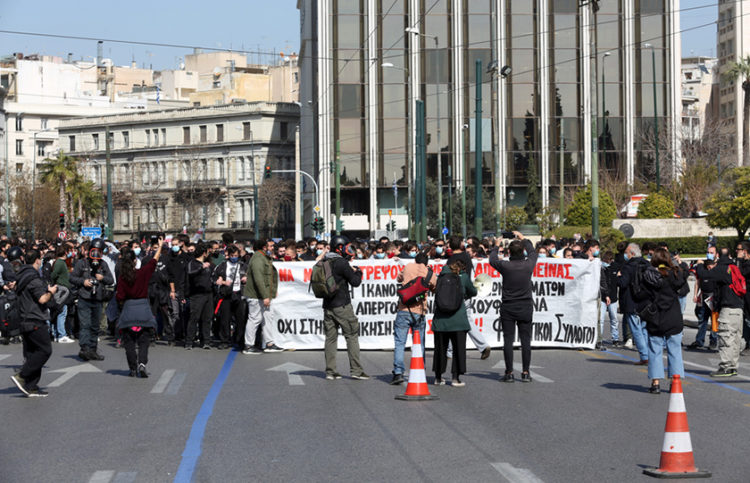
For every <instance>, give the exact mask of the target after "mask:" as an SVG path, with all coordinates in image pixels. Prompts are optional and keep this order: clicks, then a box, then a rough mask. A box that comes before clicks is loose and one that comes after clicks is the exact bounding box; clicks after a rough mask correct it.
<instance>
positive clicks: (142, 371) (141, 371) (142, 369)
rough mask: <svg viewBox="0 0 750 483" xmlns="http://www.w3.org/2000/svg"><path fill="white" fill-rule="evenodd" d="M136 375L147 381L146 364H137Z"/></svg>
mask: <svg viewBox="0 0 750 483" xmlns="http://www.w3.org/2000/svg"><path fill="white" fill-rule="evenodd" d="M138 375H139V376H140V377H142V378H143V379H147V378H148V376H149V374H148V371H147V370H146V364H144V363H143V362H141V363H140V364H138Z"/></svg>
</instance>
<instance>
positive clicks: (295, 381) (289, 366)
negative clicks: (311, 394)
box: [266, 362, 314, 386]
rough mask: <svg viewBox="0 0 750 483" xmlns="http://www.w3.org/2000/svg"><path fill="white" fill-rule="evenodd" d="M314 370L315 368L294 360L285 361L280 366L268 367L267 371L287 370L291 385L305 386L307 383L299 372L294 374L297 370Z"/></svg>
mask: <svg viewBox="0 0 750 483" xmlns="http://www.w3.org/2000/svg"><path fill="white" fill-rule="evenodd" d="M313 370H314V369H313V368H312V367H307V366H303V365H300V364H295V363H294V362H285V363H283V364H281V365H279V366H276V367H272V368H270V369H266V371H278V372H286V375H287V378H288V379H289V385H290V386H304V385H305V381H303V380H302V377H301V376H300V375H299V374H294V373H295V372H300V371H313Z"/></svg>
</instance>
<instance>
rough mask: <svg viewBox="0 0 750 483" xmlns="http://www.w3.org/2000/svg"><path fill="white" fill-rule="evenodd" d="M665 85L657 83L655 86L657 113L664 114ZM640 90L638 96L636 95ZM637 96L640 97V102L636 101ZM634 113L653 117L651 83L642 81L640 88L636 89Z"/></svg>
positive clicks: (652, 87) (652, 90)
mask: <svg viewBox="0 0 750 483" xmlns="http://www.w3.org/2000/svg"><path fill="white" fill-rule="evenodd" d="M665 90H666V85H665V84H657V86H656V104H657V115H658V116H663V115H664V97H665V92H664V91H665ZM638 91H640V96H638ZM638 97H640V103H638ZM636 115H637V116H643V117H654V85H653V84H651V83H644V84H641V85H640V89H637V91H636Z"/></svg>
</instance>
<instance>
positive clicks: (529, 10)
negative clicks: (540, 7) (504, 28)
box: [508, 0, 536, 15]
mask: <svg viewBox="0 0 750 483" xmlns="http://www.w3.org/2000/svg"><path fill="white" fill-rule="evenodd" d="M535 3H536V2H533V1H529V0H510V1H509V2H508V13H514V14H515V13H525V14H529V15H531V14H533V13H534V4H535Z"/></svg>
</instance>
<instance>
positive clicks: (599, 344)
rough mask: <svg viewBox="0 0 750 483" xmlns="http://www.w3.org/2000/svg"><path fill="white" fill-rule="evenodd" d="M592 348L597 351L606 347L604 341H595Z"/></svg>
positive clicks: (604, 349)
mask: <svg viewBox="0 0 750 483" xmlns="http://www.w3.org/2000/svg"><path fill="white" fill-rule="evenodd" d="M594 348H595V349H596V350H598V351H606V350H607V349H606V348H605V347H604V342H597V343H596V345H595V346H594Z"/></svg>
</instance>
